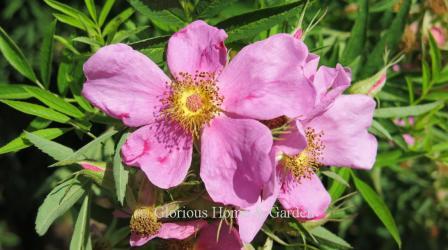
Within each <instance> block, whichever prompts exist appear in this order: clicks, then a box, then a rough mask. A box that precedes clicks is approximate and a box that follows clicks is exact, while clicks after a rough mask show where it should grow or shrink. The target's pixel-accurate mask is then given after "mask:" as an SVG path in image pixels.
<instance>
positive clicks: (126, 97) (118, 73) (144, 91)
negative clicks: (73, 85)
mask: <svg viewBox="0 0 448 250" xmlns="http://www.w3.org/2000/svg"><path fill="white" fill-rule="evenodd" d="M84 74H85V75H86V78H87V81H86V82H85V83H84V87H83V90H82V94H83V96H84V97H85V98H87V100H89V101H90V102H91V103H92V104H93V105H94V106H96V107H97V108H99V109H101V110H102V111H104V112H105V113H107V114H108V115H110V116H112V117H115V118H117V119H121V120H122V121H123V122H124V123H125V124H126V125H127V126H130V127H139V126H142V125H146V124H149V123H151V122H152V121H153V120H154V114H155V112H157V111H158V109H159V106H160V100H159V96H160V95H162V94H163V92H164V91H165V86H166V82H168V81H169V78H168V77H167V76H166V75H165V73H163V71H162V70H161V69H160V68H159V67H158V66H157V65H156V64H155V63H154V62H152V61H151V60H150V59H149V58H148V57H146V56H145V55H143V54H141V53H140V52H138V51H135V50H133V49H132V48H131V47H129V46H127V45H125V44H114V45H109V46H106V47H103V48H101V49H100V50H98V51H97V52H96V53H95V54H94V55H93V56H92V57H90V58H89V60H87V62H86V63H85V64H84Z"/></svg>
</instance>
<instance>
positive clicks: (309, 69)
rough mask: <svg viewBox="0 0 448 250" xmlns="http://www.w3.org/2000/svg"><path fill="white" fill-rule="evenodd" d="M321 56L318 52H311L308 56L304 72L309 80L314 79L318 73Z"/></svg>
mask: <svg viewBox="0 0 448 250" xmlns="http://www.w3.org/2000/svg"><path fill="white" fill-rule="evenodd" d="M319 59H320V57H319V56H318V55H316V54H313V53H309V54H308V57H307V58H306V64H305V66H304V67H303V73H304V74H305V76H306V78H308V80H310V81H313V80H314V75H316V72H317V67H318V66H319Z"/></svg>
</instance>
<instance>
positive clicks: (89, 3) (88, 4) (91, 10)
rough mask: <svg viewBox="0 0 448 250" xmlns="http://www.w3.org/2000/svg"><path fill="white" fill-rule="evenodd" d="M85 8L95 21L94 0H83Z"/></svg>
mask: <svg viewBox="0 0 448 250" xmlns="http://www.w3.org/2000/svg"><path fill="white" fill-rule="evenodd" d="M85 3H86V7H87V10H88V11H89V14H90V16H91V17H92V19H93V20H94V21H96V18H97V16H96V7H95V1H94V0H85Z"/></svg>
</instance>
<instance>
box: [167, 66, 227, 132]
mask: <svg viewBox="0 0 448 250" xmlns="http://www.w3.org/2000/svg"><path fill="white" fill-rule="evenodd" d="M170 89H171V92H170V93H169V95H168V97H166V98H165V99H163V100H162V103H163V104H164V105H165V106H166V108H165V109H164V110H163V111H162V112H163V113H164V114H166V115H167V116H168V117H169V118H171V119H172V120H173V121H175V122H177V123H178V124H179V125H180V126H181V127H182V128H184V129H185V130H186V131H187V132H189V133H190V134H191V135H193V136H194V137H196V138H198V137H199V134H200V131H201V129H202V128H203V126H204V125H206V124H208V123H209V122H210V121H211V120H212V119H213V117H215V116H216V115H217V114H218V113H219V112H220V106H221V103H222V101H223V98H222V97H221V96H220V95H219V93H218V87H217V86H216V82H215V75H214V73H209V72H200V73H197V74H196V75H194V76H192V75H190V74H188V73H180V74H179V76H178V77H176V78H175V79H174V80H173V81H172V82H171V85H170Z"/></svg>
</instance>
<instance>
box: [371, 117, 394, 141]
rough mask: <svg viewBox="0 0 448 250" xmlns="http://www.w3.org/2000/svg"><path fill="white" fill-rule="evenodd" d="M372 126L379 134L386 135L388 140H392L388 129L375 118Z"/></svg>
mask: <svg viewBox="0 0 448 250" xmlns="http://www.w3.org/2000/svg"><path fill="white" fill-rule="evenodd" d="M372 128H373V129H375V130H376V131H378V132H379V133H380V134H382V135H383V136H384V137H386V138H387V139H388V140H391V141H392V140H393V138H392V136H391V135H390V133H389V131H387V129H386V128H385V127H383V125H381V123H379V122H377V121H376V120H373V121H372Z"/></svg>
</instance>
